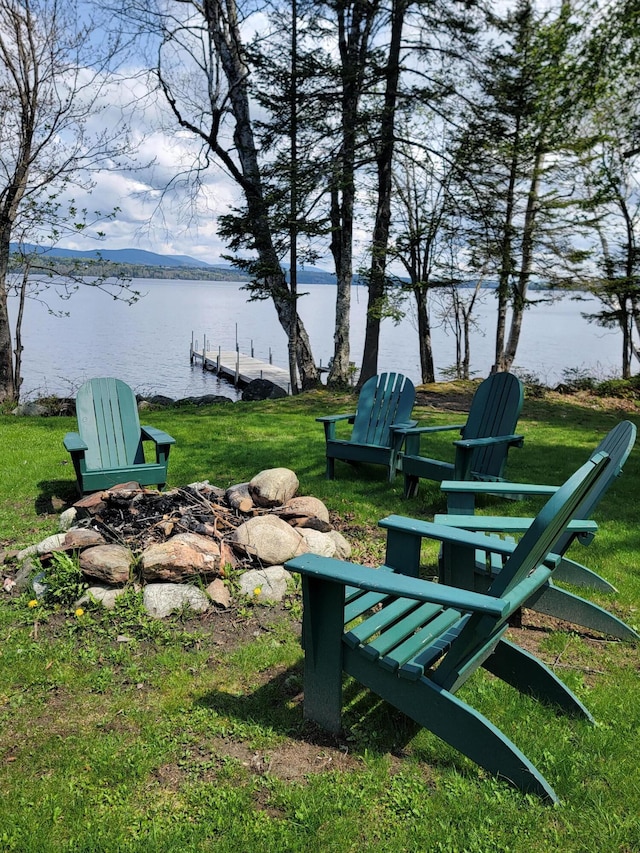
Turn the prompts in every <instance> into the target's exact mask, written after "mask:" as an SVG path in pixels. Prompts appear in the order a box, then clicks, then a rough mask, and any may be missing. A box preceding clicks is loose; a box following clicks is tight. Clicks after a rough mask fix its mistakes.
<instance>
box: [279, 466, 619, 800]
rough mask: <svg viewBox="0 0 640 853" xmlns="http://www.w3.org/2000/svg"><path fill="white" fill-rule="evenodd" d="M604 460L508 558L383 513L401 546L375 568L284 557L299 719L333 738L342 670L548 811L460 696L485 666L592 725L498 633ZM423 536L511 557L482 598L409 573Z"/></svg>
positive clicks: (574, 483)
mask: <svg viewBox="0 0 640 853" xmlns="http://www.w3.org/2000/svg"><path fill="white" fill-rule="evenodd" d="M608 462H609V458H608V457H607V455H606V454H600V455H599V456H597V457H594V458H592V459H590V460H589V461H588V462H586V463H585V464H584V465H583V466H582V467H581V468H580V469H579V470H578V471H577V472H576V473H575V474H574V475H573V476H572V477H570V478H569V480H567V482H566V483H565V484H564V486H562V487H561V488H560V489H559V490H558V491H557V493H556V494H555V495H553V496H552V497H551V498H550V499H549V501H548V502H547V503H546V504H545V506H544V507H543V509H542V510H541V512H540V513H539V515H538V516H537V518H536V519H535V521H534V522H533V524H532V525H531V527H530V528H529V530H528V531H527V533H525V535H524V536H523V538H522V540H521V541H520V543H519V544H518V546H517V547H516V548H515V549H514V550H512V551H509V552H505V551H503V550H502V549H503V543H502V542H501V540H499V539H495V537H489V536H487V535H486V534H478V533H470V532H468V531H465V530H456V529H454V528H450V527H445V526H443V525H438V524H433V523H430V522H426V521H418V520H415V519H408V518H402V517H400V516H390V517H389V518H387V519H383V520H382V521H381V522H380V525H381V526H382V527H386V528H391V529H392V530H393V531H394V533H395V535H396V543H395V544H396V547H395V548H394V551H393V555H392V557H391V559H389V555H388V558H387V561H386V565H385V566H383V567H382V568H381V569H372V568H369V567H366V566H359V565H355V564H352V563H345V562H342V561H340V560H335V559H332V558H327V557H320V556H317V555H314V554H305V555H303V556H301V557H296V558H295V559H293V560H290V561H289V562H288V563H287V564H286V567H287V568H288V569H289V570H290V571H294V572H300V573H301V574H302V591H303V607H304V611H303V641H304V715H305V717H307V718H308V719H311V720H314V721H315V722H316V723H318V724H319V725H321V726H322V727H324V728H326V729H328V730H329V731H332V732H339V731H340V728H341V706H342V672H343V671H344V672H346V673H347V674H348V675H350V676H351V677H353V678H354V679H356V680H357V681H359V682H360V683H361V684H363V685H365V686H366V687H368V688H369V689H370V690H372V691H373V692H374V693H376V694H377V695H378V696H380V697H382V698H383V699H384V700H386V701H387V702H389V703H390V704H391V705H394V706H395V707H396V708H398V709H399V710H400V711H402V712H403V713H405V714H406V715H407V716H409V717H411V718H412V719H413V720H415V721H416V722H417V723H418V724H419V725H421V726H424V727H425V728H428V729H430V730H431V731H432V732H434V734H436V735H437V736H438V737H440V738H441V739H442V740H444V741H446V742H447V743H449V744H450V745H452V746H453V747H454V748H456V749H458V750H460V752H462V753H464V754H465V755H466V756H468V757H469V758H470V759H471V760H472V761H475V762H476V763H477V764H479V765H480V766H481V767H484V768H485V769H486V770H488V771H489V772H491V773H493V774H496V775H498V776H500V777H502V778H503V779H505V780H507V781H509V782H510V783H511V784H513V785H515V786H517V787H518V788H520V789H521V790H522V791H526V792H531V793H535V794H537V795H539V796H541V797H542V798H544V799H545V800H549V801H552V802H555V801H556V800H557V797H556V795H555V793H554V791H553V788H552V787H551V785H550V784H549V782H548V781H547V780H546V779H545V778H544V777H543V776H542V774H541V773H540V772H539V771H538V770H537V769H536V767H535V766H534V765H533V764H532V762H531V761H529V759H528V758H526V757H525V756H524V755H523V754H522V752H520V750H519V749H518V748H517V747H516V746H515V745H514V744H513V743H512V742H511V741H510V740H509V738H507V736H506V735H504V734H503V733H502V732H501V731H500V730H499V729H497V728H496V727H495V726H494V725H493V724H492V723H490V722H489V721H488V720H487V719H486V718H485V717H484V716H482V715H481V714H480V713H478V712H477V711H476V710H475V709H474V708H472V707H471V706H469V705H468V704H467V703H465V702H464V701H463V700H461V699H460V698H459V697H457V696H456V695H455V694H456V692H457V691H458V689H459V688H460V687H461V686H462V685H463V684H464V683H465V682H466V681H467V679H468V678H469V677H470V676H471V675H472V674H473V672H474V671H475V670H476V669H477V668H478V667H479V666H484V667H485V668H486V669H488V670H489V671H490V672H492V673H493V674H494V675H496V676H498V677H499V678H501V679H503V680H504V681H506V682H508V683H509V684H511V685H513V686H514V687H515V688H517V689H518V690H519V691H521V692H522V693H526V694H529V695H532V696H535V697H536V698H539V699H541V700H543V701H545V702H548V703H551V704H553V705H554V706H556V707H557V708H558V709H560V710H562V711H564V712H566V713H569V714H574V715H577V716H580V717H582V718H583V719H586V720H592V717H591V715H590V714H589V712H588V711H587V709H586V708H585V707H584V705H583V704H582V703H581V702H580V700H579V699H578V698H577V697H576V696H574V694H573V693H572V692H571V691H570V690H569V689H568V688H567V687H566V686H565V685H564V684H563V683H562V682H561V681H560V680H559V679H558V678H557V677H556V676H555V675H554V674H553V673H552V672H551V670H549V669H548V668H547V667H546V666H545V665H544V664H543V663H542V662H541V661H539V660H538V659H537V658H535V657H534V656H533V655H531V654H529V653H527V652H526V651H524V650H523V649H521V648H520V647H518V646H517V645H515V644H513V643H511V642H508V641H507V640H505V638H504V636H503V635H504V633H505V631H506V629H507V626H508V620H509V617H510V616H511V615H512V614H513V613H514V611H515V610H516V609H517V608H518V607H520V605H521V604H522V603H523V602H524V601H526V600H527V599H528V598H530V597H531V595H532V594H533V593H534V592H535V591H536V590H537V589H539V588H540V587H541V586H542V585H543V584H544V583H545V582H546V581H547V579H548V578H549V577H551V575H552V574H553V571H554V567H555V564H556V562H557V561H556V560H555V559H554V558H553V557H550V556H549V554H550V552H553V549H554V546H555V544H556V542H557V540H558V538H559V536H561V535H562V533H563V532H564V530H565V528H566V526H567V524H569V522H570V521H571V519H572V517H573V515H574V513H575V512H576V509H577V508H578V507H579V506H580V503H581V502H582V501H583V500H584V499H585V497H586V496H587V495H588V494H589V491H590V489H592V488H596V487H597V484H598V481H599V479H600V477H602V476H603V474H604V472H605V470H606V466H607V464H608ZM424 537H428V538H433V539H436V540H439V541H441V542H447V541H464V542H465V543H466V544H467V545H469V546H473V547H480V548H484V549H486V550H487V551H490V550H491V549H493V548H494V546H495V548H496V551H497V553H508V558H507V560H506V561H505V564H504V568H503V570H502V572H501V573H500V575H499V576H498V577H497V578H496V579H495V580H494V581H493V583H492V584H491V586H490V587H489V589H488V590H487V592H486V593H485V594H481V593H476V592H472V591H469V590H463V589H459V588H457V587H451V586H447V585H445V584H440V583H433V582H431V581H427V580H423V579H420V578H417V577H411V576H410V574H409V575H407V574H405V571H407V570H408V572H409V573H412V572H413V571H415V569H416V567H417V566H418V565H419V552H420V546H421V542H422V539H423V538H424ZM494 539H495V543H494V541H493V540H494ZM416 554H417V555H418V559H417V560H416ZM523 716H526V711H523Z"/></svg>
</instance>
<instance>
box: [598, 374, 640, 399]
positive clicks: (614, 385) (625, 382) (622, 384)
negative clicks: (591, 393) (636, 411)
mask: <svg viewBox="0 0 640 853" xmlns="http://www.w3.org/2000/svg"><path fill="white" fill-rule="evenodd" d="M595 393H596V394H597V396H598V397H618V398H619V399H622V400H640V376H632V377H631V379H607V380H606V381H605V382H600V384H599V385H597V386H596V388H595Z"/></svg>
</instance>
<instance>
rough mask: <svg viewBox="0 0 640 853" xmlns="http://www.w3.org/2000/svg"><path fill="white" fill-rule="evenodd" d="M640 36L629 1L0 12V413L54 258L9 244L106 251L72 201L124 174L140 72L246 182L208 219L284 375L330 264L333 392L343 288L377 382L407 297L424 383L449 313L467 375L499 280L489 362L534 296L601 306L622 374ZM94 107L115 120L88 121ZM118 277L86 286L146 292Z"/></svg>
mask: <svg viewBox="0 0 640 853" xmlns="http://www.w3.org/2000/svg"><path fill="white" fill-rule="evenodd" d="M107 16H108V17H107ZM639 50H640V2H639V0H610V1H609V2H589V0H584V2H580V3H578V2H571V0H556V2H554V3H544V4H542V3H541V2H535V1H534V0H514V2H512V3H510V4H508V6H505V4H495V6H494V7H493V8H492V7H491V6H490V5H489V6H487V5H485V4H479V3H477V2H474V0H472V2H457V0H429V2H425V0H413V2H412V0H328V2H311V0H286V2H285V0H282V2H281V0H271V2H269V3H268V4H265V5H263V4H255V3H250V2H244V0H205V2H204V3H200V2H196V0H128V2H127V3H126V4H124V3H122V4H120V5H118V0H116V3H115V5H113V4H112V6H111V7H110V8H109V10H108V11H105V9H104V7H103V6H99V5H98V4H95V5H92V3H91V0H84V2H82V3H80V4H79V5H78V6H75V5H74V3H73V2H71V3H69V2H66V3H64V4H63V3H61V2H60V0H0V106H1V107H2V111H1V112H0V169H1V171H0V402H2V401H10V400H16V399H17V398H18V397H19V393H20V384H21V352H22V341H21V334H20V332H21V324H22V318H23V316H24V311H25V308H26V300H27V298H28V297H29V296H34V297H36V298H38V299H40V300H42V301H46V299H47V296H46V292H45V290H46V288H47V286H48V284H47V281H48V280H47V278H46V274H47V273H56V272H60V270H59V269H58V270H56V269H55V268H54V267H51V266H49V267H46V264H43V255H42V254H41V253H38V252H36V253H28V254H25V256H24V257H23V258H20V259H19V268H20V274H19V275H17V276H16V275H12V274H10V270H11V264H12V263H15V258H14V259H12V258H11V254H10V245H11V244H12V243H13V244H16V243H17V244H19V245H23V244H24V245H26V244H39V245H40V246H44V245H53V244H56V243H60V242H61V241H63V240H64V238H65V237H66V236H68V235H69V234H74V235H77V234H86V235H89V236H91V237H93V238H94V239H100V238H101V236H103V232H101V230H100V228H101V227H102V226H101V222H102V221H103V219H104V217H105V215H106V216H117V211H112V212H106V213H100V214H99V213H96V212H92V211H88V210H79V209H77V207H76V205H75V204H74V202H73V201H71V202H69V198H70V197H71V196H72V194H73V188H74V187H79V188H82V190H83V191H87V190H89V189H90V188H91V184H92V174H93V173H94V172H95V171H97V170H99V169H105V168H108V169H112V170H124V169H126V168H131V169H133V168H136V164H137V160H136V156H137V153H136V148H135V145H134V143H133V142H132V141H131V139H132V138H133V136H134V135H132V134H130V133H129V128H127V127H126V126H125V124H123V123H120V122H114V121H113V109H112V108H111V107H112V105H110V103H109V93H110V92H112V91H113V86H114V85H115V83H117V82H118V81H119V80H123V79H124V78H125V76H126V74H127V73H131V72H128V71H127V69H130V68H131V67H132V66H133V65H135V66H136V73H137V79H138V80H140V79H141V76H144V79H146V81H147V82H148V90H149V91H150V92H155V93H156V94H157V95H158V96H159V97H160V98H161V99H163V101H164V103H165V105H166V108H167V110H168V115H169V116H170V117H171V120H172V122H173V125H174V127H175V129H176V130H179V131H181V132H182V133H185V134H187V135H190V136H191V137H192V138H193V139H194V140H195V141H197V143H198V144H199V146H200V147H199V152H200V153H199V157H198V158H197V161H196V162H195V163H194V165H193V168H192V170H191V172H190V174H189V175H188V176H187V178H188V180H189V181H190V188H191V192H192V193H193V196H194V198H197V196H198V193H199V192H201V190H202V180H201V178H202V172H203V170H205V169H208V168H218V169H220V170H222V171H223V172H224V173H225V174H226V175H227V177H228V178H229V179H230V180H231V181H232V182H233V183H234V184H235V187H236V191H237V196H236V199H237V200H236V203H235V205H234V206H233V207H231V208H229V210H228V211H227V212H226V213H225V214H223V215H222V216H220V217H219V220H218V229H219V233H220V235H221V236H222V237H223V239H224V240H225V242H226V245H227V247H228V251H229V257H230V258H231V259H232V260H233V262H234V264H235V266H236V268H237V269H238V270H239V271H240V272H241V273H243V274H245V275H246V276H247V277H248V283H247V289H248V291H249V295H250V298H256V299H270V300H271V301H272V302H273V305H274V308H275V310H276V314H277V317H278V320H279V322H280V324H281V326H282V328H283V330H284V332H285V334H286V335H287V339H288V342H289V355H290V358H289V361H290V371H291V378H292V388H294V389H308V388H312V387H314V386H315V385H316V384H318V383H319V371H318V368H317V366H316V362H315V360H314V357H313V351H312V342H311V341H310V339H309V336H308V334H307V331H306V329H305V327H304V324H303V322H302V320H301V319H300V316H299V313H298V301H299V300H300V299H304V291H303V289H302V290H299V288H298V281H297V273H296V271H297V269H298V268H299V267H300V266H301V265H313V263H314V261H315V260H316V259H317V258H318V257H320V256H324V255H325V254H327V252H328V253H329V254H330V256H331V257H332V259H333V263H334V270H333V272H334V273H335V277H336V283H337V295H336V305H335V328H334V352H333V357H332V360H331V367H330V372H329V374H328V378H327V384H329V385H330V386H334V387H342V386H347V385H348V384H350V380H351V373H352V353H351V349H350V328H349V317H350V299H351V290H352V282H353V280H354V276H358V277H359V280H364V281H365V283H366V287H367V292H368V302H367V321H366V330H365V344H364V351H363V356H362V362H361V364H360V365H359V379H358V382H359V384H360V385H361V384H362V383H364V382H365V381H366V380H367V379H368V378H369V377H370V376H372V375H374V374H375V373H376V372H377V369H378V347H379V337H380V328H381V323H382V322H383V321H387V322H388V321H393V319H394V318H395V319H397V318H398V317H399V316H401V314H402V313H403V312H406V311H407V310H408V305H409V304H411V303H412V310H413V311H414V312H415V314H416V316H417V324H418V332H419V346H420V364H421V373H422V381H423V382H430V381H433V380H434V378H435V357H436V355H437V354H435V353H434V352H433V348H432V344H431V329H432V327H433V325H434V324H435V323H438V322H446V323H447V324H448V326H449V327H450V328H451V329H453V330H454V333H455V336H456V352H457V355H456V365H455V371H456V373H457V375H458V376H459V377H461V378H467V377H468V376H469V364H470V347H471V344H472V339H473V327H474V307H475V306H476V305H477V299H478V294H479V291H480V288H481V287H482V285H483V284H484V283H487V282H493V283H495V284H496V287H495V299H496V317H497V322H496V338H495V351H494V363H493V366H492V370H493V371H503V370H510V369H511V368H512V366H513V364H514V359H515V357H516V353H517V349H518V344H519V340H520V335H521V331H522V326H523V323H525V322H526V315H527V310H528V309H531V310H534V309H533V308H532V306H533V304H534V303H535V301H536V300H537V298H539V291H538V290H537V289H536V288H538V287H541V286H542V287H545V288H547V289H549V290H551V291H553V290H557V291H558V292H566V290H573V291H576V292H582V291H589V292H590V293H592V294H593V295H595V296H596V297H597V299H598V300H599V303H598V304H599V309H598V311H596V312H594V313H592V314H591V315H590V317H589V319H591V320H592V321H593V322H594V323H597V324H600V325H602V326H606V327H610V328H615V329H617V330H619V332H620V340H621V359H620V366H621V375H622V377H623V378H629V377H630V376H631V373H632V367H633V359H634V357H635V355H636V353H637V351H638V348H639V342H640V248H639V247H638V245H637V243H636V240H637V239H638V233H639V228H640V194H639V176H640V111H639V109H638V107H639V104H640V86H639V83H640V56H639ZM140 63H144V65H143V67H142V69H141V68H140ZM101 111H105V116H106V119H105V121H104V123H103V127H104V128H107V130H104V129H101V130H99V131H97V132H93V131H92V130H91V128H92V127H94V126H96V122H95V118H96V115H99V114H100V112H101ZM98 124H99V123H98ZM165 130H166V127H165ZM138 166H139V164H138ZM181 178H184V176H181ZM396 269H402V270H403V275H402V276H394V275H393V274H392V273H391V270H396ZM35 273H40V275H35ZM82 273H83V270H82V268H81V267H78V268H77V269H74V268H73V265H72V266H71V268H69V269H68V270H65V272H64V275H65V277H66V278H65V283H64V285H63V289H64V295H65V296H68V295H70V294H71V293H72V291H73V290H74V289H75V288H77V287H78V286H82V285H86V284H87V280H86V277H85V276H83V274H82ZM109 274H111V275H112V274H113V269H112V268H105V269H104V270H102V271H101V274H100V275H98V276H96V277H94V278H92V279H91V285H92V286H94V287H98V288H100V289H104V290H108V291H109V292H110V293H111V294H112V295H114V296H115V297H116V298H121V299H126V300H129V301H132V300H135V299H136V298H138V296H139V294H137V292H136V291H135V290H134V289H133V288H132V287H131V286H129V285H128V284H127V282H126V281H123V280H117V281H116V282H115V283H114V281H113V280H112V279H110V278H109ZM51 281H53V282H56V281H57V279H56V278H53V279H51ZM469 282H474V283H475V284H476V286H475V287H469V286H468V284H469ZM461 284H465V285H467V286H465V287H461V286H460V285H461ZM534 291H535V292H534ZM14 293H15V294H17V295H18V297H19V299H18V305H19V311H18V317H17V321H16V323H15V326H14V329H13V330H12V328H11V326H10V322H9V315H8V297H9V295H11V294H14ZM492 298H493V296H492ZM435 306H437V310H436V307H435Z"/></svg>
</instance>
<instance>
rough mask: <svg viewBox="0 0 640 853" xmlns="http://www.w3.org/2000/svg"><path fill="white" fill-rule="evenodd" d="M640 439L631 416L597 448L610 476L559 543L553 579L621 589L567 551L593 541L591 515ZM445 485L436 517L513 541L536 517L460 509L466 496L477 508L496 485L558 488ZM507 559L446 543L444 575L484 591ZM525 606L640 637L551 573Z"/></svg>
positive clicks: (506, 490) (519, 491)
mask: <svg viewBox="0 0 640 853" xmlns="http://www.w3.org/2000/svg"><path fill="white" fill-rule="evenodd" d="M635 439H636V427H635V424H632V423H631V421H621V422H620V423H619V424H617V425H616V426H615V427H614V428H613V429H612V430H611V431H610V432H609V433H608V434H607V435H606V436H605V437H604V438H603V439H602V441H601V442H600V444H599V445H598V446H597V447H596V449H595V450H594V453H593V455H594V456H595V455H596V454H598V453H602V452H604V453H607V455H608V456H609V457H610V460H611V462H610V464H609V466H608V467H607V471H606V473H605V475H604V476H603V477H602V478H601V479H600V480H599V482H598V485H597V488H594V489H592V490H591V491H590V492H589V494H588V495H587V496H586V497H585V499H584V500H583V502H582V503H581V505H580V507H579V508H578V511H577V512H576V515H575V519H576V520H575V522H574V524H573V525H572V526H571V527H570V528H569V529H568V530H566V531H565V533H564V534H563V535H562V536H561V537H560V539H559V540H558V542H557V544H556V553H557V554H559V555H560V557H561V561H560V564H559V565H558V567H557V569H556V570H555V572H554V576H553V578H554V580H559V581H566V582H567V583H571V584H573V585H574V586H583V587H591V588H595V589H598V590H599V591H602V592H616V589H615V587H613V586H612V585H611V584H610V583H609V582H608V581H606V580H605V579H604V578H602V577H601V576H600V575H598V574H596V573H595V572H593V571H592V570H591V569H589V568H587V567H586V566H584V565H582V564H581V563H578V562H576V561H575V560H573V559H571V558H569V557H567V556H566V553H567V550H568V549H569V546H570V545H571V544H572V543H573V542H574V541H575V540H576V539H577V540H578V541H579V542H582V544H584V545H588V544H589V543H590V542H591V541H592V540H593V537H594V534H595V531H596V530H597V525H596V524H595V522H593V521H590V518H591V516H592V515H593V512H594V510H595V508H596V507H597V505H598V504H599V502H600V501H601V500H602V498H603V496H604V494H605V492H606V491H607V489H608V488H609V487H610V486H611V485H612V483H613V482H614V481H615V479H616V478H617V477H619V476H620V474H621V473H622V468H623V466H624V463H625V462H626V460H627V458H628V456H629V454H630V453H631V450H632V448H633V445H634V442H635ZM441 488H442V489H443V491H445V492H447V494H448V497H449V512H448V514H447V515H437V516H436V517H435V518H434V521H436V522H438V523H440V524H446V525H448V526H449V527H455V528H458V529H465V530H475V531H482V532H484V533H493V534H503V535H506V536H507V537H508V538H509V539H511V541H513V539H512V537H513V535H514V534H518V533H522V532H524V531H525V530H527V529H528V527H529V526H530V524H531V522H532V519H530V518H516V517H512V516H504V517H503V516H480V515H472V514H471V515H469V514H461V512H460V510H461V505H462V506H463V507H467V504H466V503H465V501H464V500H462V499H465V500H466V499H467V498H469V497H470V498H471V511H472V512H473V506H474V505H473V500H474V498H475V495H477V494H482V493H486V492H487V491H491V493H492V494H496V488H497V490H498V491H497V494H500V495H504V496H507V497H514V496H529V497H530V496H537V495H542V496H548V495H550V494H553V493H554V492H556V491H557V488H558V487H557V486H544V485H534V484H529V483H527V484H522V483H498V484H493V485H492V486H489V485H488V484H483V483H460V482H454V481H449V482H447V481H444V482H443V483H442V485H441ZM502 563H503V558H502V557H501V556H499V555H493V556H492V557H490V558H488V556H487V554H486V553H485V552H483V551H473V550H471V549H465V548H464V547H461V546H457V547H456V546H452V545H449V546H447V547H443V549H442V551H441V554H440V561H439V567H440V579H441V580H442V581H443V582H444V583H447V584H452V585H454V586H460V587H463V588H465V589H473V590H476V591H478V592H482V591H484V590H486V589H487V587H488V586H489V585H490V584H491V583H492V579H493V578H494V577H495V576H496V575H497V573H498V572H499V571H500V570H501V569H502ZM524 606H525V607H528V608H530V609H531V610H537V611H538V612H539V613H545V614H547V615H548V616H555V617H556V618H558V619H563V620H565V621H566V622H572V623H573V624H575V625H581V626H583V627H585V628H590V629H593V630H595V631H601V632H602V633H604V634H609V635H611V636H613V637H618V638H619V639H622V640H639V639H640V636H638V634H637V633H636V632H635V631H634V630H633V629H632V628H630V627H629V626H628V625H627V624H626V623H625V622H623V621H622V620H621V619H618V617H617V616H614V615H613V614H612V613H610V612H609V611H608V610H606V609H604V608H603V607H599V606H598V605H596V604H594V603H593V602H591V601H587V600H586V599H584V598H582V597H580V596H578V595H575V594H573V593H571V592H569V591H568V590H566V589H562V588H561V587H557V586H555V584H554V581H553V580H552V579H551V578H550V579H549V580H548V581H547V583H546V584H544V585H543V586H542V587H541V588H540V589H539V590H537V591H536V593H535V594H534V595H532V596H531V598H530V599H528V600H527V601H526V602H525V604H524Z"/></svg>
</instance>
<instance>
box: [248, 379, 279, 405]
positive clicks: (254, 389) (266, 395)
mask: <svg viewBox="0 0 640 853" xmlns="http://www.w3.org/2000/svg"><path fill="white" fill-rule="evenodd" d="M287 396H288V394H287V392H286V391H285V390H284V388H281V387H280V386H279V385H276V384H275V383H274V382H271V381H270V380H269V379H254V380H253V381H252V382H249V384H248V385H247V387H246V388H245V389H244V391H243V392H242V399H243V400H246V401H251V400H276V399H278V398H279V397H287Z"/></svg>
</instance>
